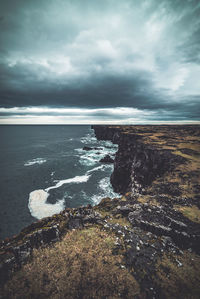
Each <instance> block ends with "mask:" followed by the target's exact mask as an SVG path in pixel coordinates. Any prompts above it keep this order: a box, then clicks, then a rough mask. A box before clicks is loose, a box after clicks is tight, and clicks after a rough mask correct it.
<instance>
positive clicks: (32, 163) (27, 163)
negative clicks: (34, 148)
mask: <svg viewBox="0 0 200 299" xmlns="http://www.w3.org/2000/svg"><path fill="white" fill-rule="evenodd" d="M45 162H47V160H45V159H43V158H36V159H32V160H28V161H27V162H26V163H24V166H31V165H34V164H43V163H45Z"/></svg>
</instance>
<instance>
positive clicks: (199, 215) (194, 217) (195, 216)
mask: <svg viewBox="0 0 200 299" xmlns="http://www.w3.org/2000/svg"><path fill="white" fill-rule="evenodd" d="M174 208H175V209H176V210H178V211H179V212H181V213H182V214H183V215H184V216H185V217H187V218H189V219H190V220H191V221H193V222H197V223H200V210H199V208H198V207H197V206H195V205H193V206H192V207H184V206H179V205H175V206H174Z"/></svg>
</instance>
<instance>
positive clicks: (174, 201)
mask: <svg viewBox="0 0 200 299" xmlns="http://www.w3.org/2000/svg"><path fill="white" fill-rule="evenodd" d="M92 128H93V129H94V132H95V135H96V137H97V139H100V140H111V141H112V142H113V143H117V144H118V151H117V153H116V156H115V160H114V171H113V173H112V176H111V183H112V186H113V188H114V190H115V191H116V192H118V193H120V194H121V198H118V199H112V200H111V199H109V198H105V199H103V200H102V201H101V203H100V204H99V205H97V206H94V207H92V206H87V207H80V208H78V209H66V210H64V211H63V212H62V213H60V214H58V215H55V216H53V217H48V218H45V219H43V220H41V221H38V222H36V223H33V224H32V225H31V226H29V227H27V228H25V229H24V230H23V231H22V232H21V233H20V234H19V235H18V236H15V237H14V238H11V239H8V240H4V241H3V242H2V244H1V248H0V257H1V267H0V275H1V279H0V281H1V284H2V291H1V292H2V296H5V297H6V298H21V297H22V295H23V296H24V294H27V298H30V297H31V298H32V297H33V298H34V297H37V298H38V297H45V298H46V297H50V298H54V297H59V298H105V297H106V298H199V296H200V287H199V286H200V275H199V274H200V270H199V269H200V257H199V252H200V247H199V245H200V210H199V205H200V204H199V197H200V196H199V190H200V185H199V182H200V137H199V136H200V127H199V126H93V127H92ZM36 285H39V287H36Z"/></svg>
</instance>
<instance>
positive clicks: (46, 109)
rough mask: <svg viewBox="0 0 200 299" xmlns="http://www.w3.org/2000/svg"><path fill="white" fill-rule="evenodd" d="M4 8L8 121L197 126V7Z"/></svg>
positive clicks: (1, 94)
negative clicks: (185, 123)
mask: <svg viewBox="0 0 200 299" xmlns="http://www.w3.org/2000/svg"><path fill="white" fill-rule="evenodd" d="M0 6H1V7H0V11H1V14H0V32H1V33H0V107H1V109H0V115H1V116H0V122H1V123H9V122H10V123H13V122H15V121H16V123H19V122H20V121H21V122H29V123H31V122H33V123H35V122H38V116H39V117H40V120H41V117H43V120H42V122H43V123H45V122H46V123H49V122H51V123H56V119H57V122H58V123H62V122H63V123H66V117H67V118H68V119H69V117H71V122H72V123H76V122H77V123H85V122H87V119H88V122H122V123H124V122H127V123H131V122H133V123H135V121H136V120H138V121H140V120H141V121H144V122H145V121H147V122H148V121H160V120H161V119H162V120H165V121H167V120H169V121H176V120H177V121H180V120H181V121H192V120H193V121H197V120H199V113H198V111H200V84H199V77H200V19H199V15H200V2H199V1H196V0H190V1H189V0H188V1H187V0H173V1H172V0H163V1H157V0H141V1H132V0H124V1H120V0H102V1H91V0H79V1H78V0H76V1H70V0H48V1H46V0H40V1H39V0H34V1H33V0H30V1H25V0H19V1H15V2H14V3H13V1H11V0H7V1H1V4H0ZM14 107H16V108H14ZM31 107H32V108H31ZM31 109H32V110H31ZM36 111H37V112H36ZM66 111H68V112H66ZM74 111H76V113H74ZM125 111H129V113H128V115H127V113H126V112H125ZM66 113H68V114H66ZM88 117H89V118H88ZM76 120H77V121H76ZM136 122H137V121H136ZM67 123H68V122H67Z"/></svg>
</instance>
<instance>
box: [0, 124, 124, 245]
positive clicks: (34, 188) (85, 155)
mask: <svg viewBox="0 0 200 299" xmlns="http://www.w3.org/2000/svg"><path fill="white" fill-rule="evenodd" d="M0 138H1V147H0V165H1V171H0V237H1V239H2V238H5V237H10V236H12V235H13V234H17V233H19V232H20V230H21V229H22V228H24V227H25V226H27V225H29V224H31V223H32V222H34V221H36V220H37V219H41V218H43V217H46V216H51V215H53V214H55V213H59V212H60V211H62V210H63V209H64V208H65V207H78V206H81V205H87V204H92V205H95V204H98V203H99V202H100V200H101V198H103V197H107V196H109V197H111V198H113V197H118V196H119V195H118V194H117V193H115V192H114V191H113V190H112V186H111V184H110V175H111V173H112V171H113V165H112V164H102V163H100V162H99V160H100V159H101V158H102V157H104V156H105V155H106V154H110V155H114V154H115V152H116V151H117V145H113V144H112V143H111V142H109V141H97V140H96V138H95V135H94V132H93V130H92V129H91V127H90V126H78V125H76V126H74V125H73V126H70V125H56V126H53V125H51V126H44V125H43V126H0ZM84 146H90V147H95V148H96V149H93V150H91V151H85V150H83V147H84Z"/></svg>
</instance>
